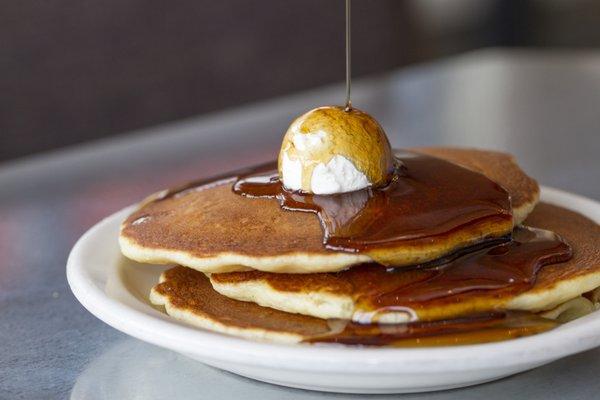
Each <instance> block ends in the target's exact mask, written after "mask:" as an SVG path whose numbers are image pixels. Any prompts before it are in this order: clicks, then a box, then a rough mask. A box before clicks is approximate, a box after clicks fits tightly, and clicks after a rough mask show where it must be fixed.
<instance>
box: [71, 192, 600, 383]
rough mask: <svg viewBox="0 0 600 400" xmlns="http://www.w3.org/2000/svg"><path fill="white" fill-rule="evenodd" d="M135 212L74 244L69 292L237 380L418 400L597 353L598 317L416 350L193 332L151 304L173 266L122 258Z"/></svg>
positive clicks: (585, 209)
mask: <svg viewBox="0 0 600 400" xmlns="http://www.w3.org/2000/svg"><path fill="white" fill-rule="evenodd" d="M542 200H543V201H546V202H549V203H553V204H557V205H561V206H563V207H567V208H570V209H572V210H576V211H578V212H580V213H582V214H584V215H586V216H588V217H589V218H591V219H593V220H595V221H596V222H600V203H598V202H595V201H593V200H590V199H587V198H584V197H581V196H577V195H574V194H570V193H566V192H563V191H559V190H556V189H550V188H543V189H542ZM132 209H133V208H132V207H129V208H127V209H124V210H122V211H120V212H118V213H116V214H113V215H112V216H110V217H108V218H106V219H104V220H103V221H101V222H99V223H98V224H97V225H96V226H94V227H93V228H91V229H90V230H89V231H88V232H87V233H85V234H84V235H83V236H82V237H81V238H80V239H79V241H78V242H77V243H76V244H75V246H74V247H73V250H72V251H71V254H70V255H69V260H68V262H67V278H68V280H69V285H70V286H71V290H72V291H73V293H74V294H75V296H76V297H77V299H78V300H79V301H80V302H81V304H83V306H84V307H85V308H87V309H88V310H89V311H90V312H91V313H92V314H94V315H95V316H96V317H98V318H100V319H101V320H102V321H104V322H106V323H107V324H109V325H111V326H113V327H114V328H116V329H118V330H120V331H122V332H125V333H127V334H129V335H131V336H134V337H136V338H138V339H141V340H144V341H146V342H150V343H153V344H155V345H158V346H162V347H165V348H168V349H171V350H174V351H176V352H179V353H182V354H185V355H187V356H189V357H192V358H194V359H196V360H198V361H201V362H203V363H206V364H209V365H212V366H214V367H217V368H221V369H224V370H227V371H231V372H234V373H236V374H240V375H243V376H247V377H250V378H254V379H258V380H261V381H265V382H270V383H275V384H279V385H285V386H291V387H297V388H305V389H313V390H321V391H331V392H348V393H403V392H421V391H433V390H442V389H449V388H456V387H461V386H468V385H474V384H477V383H482V382H487V381H491V380H494V379H499V378H502V377H504V376H507V375H511V374H515V373H517V372H521V371H526V370H528V369H531V368H535V367H537V366H540V365H543V364H546V363H549V362H551V361H554V360H557V359H559V358H561V357H565V356H568V355H570V354H574V353H578V352H581V351H584V350H588V349H591V348H593V347H596V346H598V345H600V312H595V313H593V314H590V315H588V316H586V317H583V318H580V319H578V320H575V321H573V322H570V323H568V324H565V325H563V326H561V327H559V328H557V329H554V330H552V331H550V332H546V333H542V334H539V335H534V336H530V337H526V338H521V339H515V340H509V341H505V342H498V343H490V344H480V345H468V346H455V347H435V348H416V349H400V348H357V347H345V346H336V345H318V346H312V345H280V344H269V343H260V342H253V341H248V340H244V339H238V338H235V337H230V336H227V335H223V334H219V333H213V332H208V331H205V330H202V329H198V328H194V327H191V326H188V325H185V324H183V323H180V322H177V321H176V320H174V319H172V318H170V317H169V316H167V315H166V314H164V313H163V312H161V311H159V310H158V309H156V308H154V307H153V306H151V305H150V303H149V302H148V300H147V298H148V293H149V291H150V288H151V287H152V286H153V285H154V284H156V282H157V281H158V277H159V275H160V273H161V272H162V271H163V270H164V269H165V268H167V267H164V266H154V265H145V264H139V263H135V262H133V261H130V260H127V259H125V258H124V257H122V256H121V253H120V251H119V247H118V244H117V234H118V231H119V224H120V223H121V221H122V220H123V219H124V218H125V217H126V216H127V215H128V214H129V213H130V212H131V211H132Z"/></svg>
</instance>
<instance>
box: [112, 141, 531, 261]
mask: <svg viewBox="0 0 600 400" xmlns="http://www.w3.org/2000/svg"><path fill="white" fill-rule="evenodd" d="M429 150H431V149H429ZM434 150H435V149H434ZM418 151H419V152H422V153H425V152H426V151H428V149H419V150H418ZM446 152H447V154H444V155H442V156H441V158H440V159H434V160H436V162H438V163H444V161H443V160H442V158H443V157H447V158H452V161H453V162H455V163H457V164H460V165H462V166H463V167H465V169H461V168H458V167H456V166H455V165H454V164H450V163H447V164H439V165H441V166H442V167H440V168H438V169H435V170H432V171H433V172H435V173H439V174H441V175H442V176H443V174H444V173H446V170H448V171H461V170H462V171H465V172H464V173H463V175H464V176H471V177H472V178H473V179H475V180H477V181H478V182H480V183H481V182H482V179H485V178H483V177H482V175H479V173H481V174H483V175H485V176H486V177H492V176H493V179H491V180H488V181H487V183H486V184H485V185H483V186H482V188H486V187H487V189H484V192H482V193H479V192H477V190H475V192H474V193H472V194H471V193H470V192H467V191H466V190H463V193H462V194H461V193H460V192H461V190H454V191H451V192H449V195H450V194H452V196H449V197H453V199H452V200H453V201H454V203H453V204H454V206H452V207H456V205H458V204H461V201H458V199H459V197H457V196H460V195H462V196H463V198H464V200H465V204H472V205H473V208H472V209H467V210H466V214H467V215H470V216H469V217H468V218H467V219H466V220H465V219H461V217H460V216H461V215H462V213H464V212H465V209H463V210H462V212H461V213H456V216H457V217H458V218H454V219H453V218H448V219H446V220H445V222H443V223H442V224H441V225H438V224H432V225H431V226H430V229H431V231H430V234H429V235H427V234H423V231H421V232H420V233H419V232H418V229H416V230H414V229H413V233H414V232H417V235H416V236H413V237H411V236H410V234H411V232H410V228H411V227H410V226H407V230H406V231H405V232H404V233H403V235H404V236H402V237H400V238H396V239H401V240H395V241H394V240H388V239H389V237H390V235H389V234H388V236H387V237H384V238H383V239H385V240H383V241H381V239H382V238H379V239H378V240H379V242H378V243H366V247H368V249H367V248H366V247H365V248H362V249H360V248H356V247H355V248H353V243H349V242H348V241H347V240H345V241H344V243H343V245H342V246H340V247H342V248H341V249H340V248H337V249H336V250H332V249H328V248H326V247H325V246H324V245H323V240H324V232H323V229H322V227H321V225H320V223H319V218H317V216H316V215H315V214H313V213H310V212H290V211H286V210H283V209H281V208H280V207H279V204H278V202H277V201H276V200H275V199H269V198H247V197H242V196H239V195H236V194H235V193H233V192H232V190H231V187H232V185H233V184H234V182H235V181H236V179H237V175H240V174H237V175H236V174H234V176H231V174H230V175H226V176H224V177H222V179H217V180H209V181H204V182H201V183H194V184H191V185H187V186H185V187H183V188H180V189H177V190H174V191H170V192H167V193H162V194H160V195H158V196H155V197H154V198H151V199H150V200H148V201H147V202H146V203H145V204H143V205H142V206H141V207H140V209H139V210H138V211H136V212H134V213H133V214H132V215H131V216H130V217H129V218H128V219H127V220H126V221H125V222H124V223H123V226H122V229H121V233H120V237H119V241H120V245H121V249H122V251H123V254H125V255H126V256H128V257H130V258H132V259H134V260H137V261H141V262H148V263H158V264H160V263H178V264H181V265H184V266H187V267H190V268H194V269H197V270H200V271H204V272H213V273H214V272H229V271H243V270H248V269H250V268H254V269H257V270H262V271H269V272H289V273H311V272H327V271H339V270H343V269H345V268H348V267H350V266H352V265H357V264H360V263H364V262H369V261H372V260H373V259H377V260H379V261H381V262H384V263H386V264H389V265H394V266H406V265H412V264H416V263H422V262H426V261H430V260H433V259H436V258H439V257H441V256H444V255H446V254H449V253H452V252H453V251H455V250H458V249H460V248H463V247H465V246H469V245H472V244H476V243H479V242H481V241H484V240H487V239H493V238H498V237H502V236H504V235H507V234H508V233H509V232H510V231H511V230H512V226H513V223H519V222H521V221H522V219H523V218H524V217H525V216H526V215H527V213H528V212H529V211H530V210H531V209H532V208H533V206H534V205H535V203H536V202H537V198H538V186H537V184H536V183H535V181H534V180H533V179H531V178H529V177H528V176H527V175H525V174H524V173H523V172H522V171H521V170H520V169H519V167H518V166H517V165H516V164H515V163H514V160H513V159H512V158H511V157H510V156H508V155H505V154H502V153H495V152H485V151H476V150H464V149H463V150H460V149H447V150H446ZM423 157H425V156H423ZM417 159H421V158H418V157H417ZM405 161H406V163H407V164H410V163H411V162H413V160H411V159H410V158H409V159H407V160H405ZM444 165H445V166H449V168H447V169H446V168H443V166H444ZM408 170H409V172H408V173H409V175H407V176H406V177H404V178H403V177H400V178H399V179H406V180H407V181H410V180H411V179H412V177H411V176H410V173H411V171H410V170H411V168H410V166H409V168H408ZM469 170H474V171H476V172H478V173H477V174H473V173H471V172H470V171H469ZM248 172H249V171H246V172H243V173H241V175H247V174H248ZM469 174H470V175H469ZM433 175H435V174H433ZM469 179H471V178H469ZM440 180H443V179H441V178H439V181H440ZM411 182H412V183H411V184H407V185H405V186H402V187H405V188H406V189H407V191H410V190H414V189H415V188H416V189H419V188H420V189H421V190H423V188H424V187H425V188H430V189H432V190H433V189H435V188H433V187H432V186H427V185H426V183H427V182H425V184H422V183H421V182H419V181H418V180H414V182H413V181H411ZM469 182H471V181H470V180H469ZM515 183H517V184H515ZM498 184H499V185H500V186H502V188H504V189H506V191H507V192H505V194H504V195H503V196H502V190H503V189H502V188H500V187H498V189H497V190H496V193H497V195H493V196H492V197H490V196H489V194H490V193H493V192H494V189H493V188H494V185H496V186H498ZM465 185H466V187H467V188H470V187H471V186H469V185H468V184H467V183H465ZM485 190H487V192H486V191H485ZM357 193H360V192H357ZM351 195H352V196H350V197H347V198H348V199H350V198H352V199H351V200H352V201H350V203H353V202H354V199H353V197H356V196H358V197H360V196H364V193H363V195H361V194H358V195H355V194H354V193H352V194H351ZM407 195H410V193H407ZM469 196H471V198H470V197H469ZM477 196H481V197H480V200H481V201H480V202H475V203H473V197H475V198H476V197H477ZM494 196H496V197H494ZM509 196H510V204H507V201H508V198H509ZM437 197H438V199H441V200H445V199H444V198H443V193H441V192H439V194H438V195H437ZM373 199H375V203H377V201H378V200H377V197H372V196H371V197H369V196H367V197H366V198H365V199H363V200H365V202H367V203H368V202H369V201H370V202H373ZM360 200H361V199H358V200H357V202H358V203H360ZM369 204H370V203H369ZM440 204H442V203H439V202H438V203H430V208H429V209H428V210H429V211H432V212H434V211H435V210H436V208H437V207H438V206H439V205H440ZM342 205H343V207H342V209H341V212H345V211H344V209H345V208H346V206H347V204H346V203H342ZM511 205H512V213H513V218H512V219H511V218H510V217H509V214H510V212H511V210H510V206H511ZM452 207H450V209H448V210H446V211H448V213H447V214H448V215H452V209H451V208H452ZM358 208H360V204H359V206H358ZM372 210H377V207H375V208H372ZM437 211H438V214H437V215H440V214H439V210H437ZM350 214H351V215H350V216H349V217H348V218H349V219H350V220H352V218H353V215H352V213H350ZM359 214H360V213H357V215H359ZM425 214H426V213H425V212H424V213H423V214H422V215H423V216H425ZM365 215H369V217H372V216H374V215H375V214H373V213H370V214H369V213H367V214H365ZM337 217H338V216H337V215H336V218H337ZM359 217H360V215H359ZM337 219H338V220H339V218H337ZM397 220H398V219H397ZM365 221H366V222H367V225H368V221H369V218H364V219H361V218H357V219H356V221H355V222H357V223H358V224H359V225H360V226H361V227H364V226H365V224H364V222H365ZM415 221H418V219H416V220H415ZM423 221H425V219H423ZM442 221H444V219H443V218H442ZM349 226H350V227H352V224H350V225H349ZM415 226H417V227H418V226H421V229H422V227H423V226H424V223H423V222H421V223H420V225H419V224H417V225H413V228H414V227H415ZM371 228H373V227H371ZM388 232H392V233H393V231H392V230H389V231H388ZM407 232H408V236H407V235H405V234H406V233H407ZM329 239H331V237H330V238H329ZM342 239H344V238H340V237H338V238H334V240H338V241H339V240H342ZM346 239H347V238H346ZM351 239H352V238H351ZM350 242H352V240H351V241H350ZM333 247H335V245H334V246H333Z"/></svg>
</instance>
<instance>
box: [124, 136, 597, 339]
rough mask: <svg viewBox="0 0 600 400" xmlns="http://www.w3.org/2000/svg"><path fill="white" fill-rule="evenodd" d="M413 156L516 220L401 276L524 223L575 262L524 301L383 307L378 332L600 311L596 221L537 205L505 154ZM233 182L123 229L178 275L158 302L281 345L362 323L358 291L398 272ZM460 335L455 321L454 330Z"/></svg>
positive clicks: (457, 240) (164, 284) (402, 269)
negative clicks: (552, 239) (456, 171)
mask: <svg viewBox="0 0 600 400" xmlns="http://www.w3.org/2000/svg"><path fill="white" fill-rule="evenodd" d="M412 151H414V152H417V153H421V154H427V155H430V156H434V157H438V158H441V159H444V160H447V161H450V162H452V163H455V164H458V165H460V166H462V167H464V168H467V169H470V170H472V171H476V172H478V173H481V174H483V175H485V176H486V177H487V178H489V179H491V180H493V181H495V182H496V183H498V184H500V185H501V186H502V187H503V188H504V189H505V190H506V191H507V192H508V193H509V195H510V199H511V205H512V214H513V221H509V223H502V222H497V223H495V224H487V225H486V226H483V227H479V228H478V229H462V230H461V229H457V230H453V231H452V232H450V233H448V234H446V235H442V236H439V237H436V238H435V240H433V239H432V240H430V241H427V242H420V243H419V244H418V245H415V243H411V242H410V241H407V242H406V243H402V242H401V243H396V244H395V245H394V247H393V248H392V249H388V250H389V251H390V252H391V253H392V254H393V257H394V261H395V264H394V265H396V266H399V267H397V268H395V270H394V272H393V273H395V274H411V273H415V270H414V269H412V268H410V266H411V265H413V264H418V263H423V262H429V261H432V260H436V259H439V258H440V257H444V256H448V255H449V254H453V253H455V252H457V251H459V250H461V249H462V248H464V247H465V246H467V245H470V244H473V243H478V242H480V241H481V240H483V239H485V238H489V237H499V236H502V235H507V234H510V232H511V230H512V229H513V228H514V227H516V226H519V225H522V224H523V225H527V226H530V227H534V228H540V229H546V230H550V231H553V232H555V233H557V234H559V235H560V236H561V237H562V238H564V240H565V241H566V242H568V243H569V244H570V246H571V248H572V250H573V257H572V258H571V259H570V260H569V261H566V262H562V263H555V264H551V265H547V266H544V267H543V268H542V269H541V270H540V272H539V273H538V274H537V276H536V279H535V282H534V283H532V285H531V286H530V287H529V288H528V289H527V290H525V291H517V292H515V291H506V290H504V291H503V290H494V289H491V290H477V291H473V292H467V293H462V294H460V295H454V296H452V297H451V301H448V299H445V300H444V301H428V302H423V303H422V304H419V305H418V307H412V306H411V307H410V308H409V307H396V308H393V309H385V310H381V311H378V312H377V319H376V321H377V322H379V323H384V324H388V325H390V326H393V325H402V324H404V329H405V328H406V326H407V325H406V324H413V325H410V326H412V327H416V328H415V329H417V328H418V326H417V325H414V324H415V321H418V322H419V323H424V322H427V323H430V324H431V323H436V321H448V320H450V319H454V321H456V318H461V317H464V316H466V315H472V314H477V313H485V312H493V311H496V310H521V311H528V312H530V313H537V314H540V315H543V316H544V317H546V318H551V319H555V320H559V321H561V322H564V321H567V320H570V319H572V318H575V317H578V316H581V315H584V314H586V313H589V312H591V311H592V310H594V309H595V308H597V307H598V302H599V299H598V297H599V296H600V290H597V289H598V288H599V287H600V246H599V245H598V239H599V238H600V226H599V225H598V224H597V223H595V222H594V221H592V220H590V219H588V218H586V217H584V216H582V215H580V214H577V213H575V212H573V211H569V210H567V209H564V208H561V207H558V206H555V205H551V204H545V203H541V204H538V198H539V187H538V185H537V183H536V182H535V180H533V179H531V178H530V177H528V176H527V175H526V174H525V173H524V172H523V171H522V170H521V169H520V168H519V166H518V165H517V164H516V162H515V161H514V159H513V158H512V157H511V156H509V155H507V154H503V153H497V152H490V151H481V150H471V149H455V148H418V149H412ZM234 183H235V177H224V178H223V179H219V180H215V181H213V182H211V183H210V184H205V185H201V186H198V187H195V188H191V189H189V190H184V191H180V192H178V193H177V194H176V195H173V196H165V195H164V193H162V194H157V195H155V196H151V197H150V198H148V199H147V200H146V201H144V202H143V203H142V204H141V206H140V207H139V209H138V210H137V211H135V212H134V213H133V214H132V215H130V216H129V217H128V218H127V220H126V221H124V222H123V225H122V227H121V232H120V237H119V241H120V245H121V249H122V252H123V254H124V255H125V256H127V257H129V258H131V259H134V260H136V261H140V262H144V263H151V264H175V265H177V266H175V267H173V268H172V269H169V270H167V271H166V272H164V273H163V274H162V276H161V278H160V282H159V284H157V285H156V286H155V287H154V288H153V289H152V292H151V294H150V300H151V302H152V303H154V304H156V305H161V306H164V307H165V310H166V312H167V313H168V314H169V315H171V316H172V317H174V318H177V319H180V320H183V321H186V322H188V323H190V324H193V325H196V326H199V327H201V328H204V329H209V330H213V331H218V332H222V333H227V334H231V335H236V336H242V337H246V338H253V339H261V340H270V341H279V342H300V341H304V340H312V339H313V338H318V337H325V336H327V335H328V334H330V333H331V332H332V331H336V332H339V330H340V328H339V327H340V326H344V324H347V323H348V321H352V320H353V321H355V322H363V323H364V322H365V320H364V318H365V315H367V314H368V313H365V311H368V310H365V309H364V307H363V306H362V305H361V299H363V298H364V296H365V294H366V293H367V292H372V291H373V287H368V285H360V284H356V282H367V283H368V282H380V281H382V279H385V278H382V274H386V273H391V272H390V271H389V270H388V269H386V268H385V267H383V266H377V265H376V264H375V263H374V260H373V259H372V257H371V256H369V254H367V253H365V252H345V251H336V250H331V249H328V248H326V247H325V246H324V245H323V230H322V227H321V225H320V223H319V219H318V218H317V216H316V215H315V214H311V213H304V212H291V211H286V210H283V209H282V208H280V207H279V204H278V203H277V201H275V200H273V199H266V198H246V197H242V196H239V195H237V194H235V193H233V191H232V185H233V184H234ZM379 267H380V268H379ZM382 290H383V289H382ZM367 322H373V320H369V321H367ZM451 325H452V324H451V323H448V322H446V327H448V326H451Z"/></svg>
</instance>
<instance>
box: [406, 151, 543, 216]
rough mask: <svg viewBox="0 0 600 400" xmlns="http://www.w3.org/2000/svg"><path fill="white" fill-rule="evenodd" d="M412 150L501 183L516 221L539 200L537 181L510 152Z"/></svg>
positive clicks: (527, 212)
mask: <svg viewBox="0 0 600 400" xmlns="http://www.w3.org/2000/svg"><path fill="white" fill-rule="evenodd" d="M413 151H415V152H417V153H422V154H428V155H430V156H434V157H438V158H443V159H444V160H448V161H450V162H453V163H455V164H458V165H462V166H463V167H466V168H468V169H470V170H472V171H477V172H480V173H482V174H484V175H485V176H487V177H488V178H489V179H491V180H493V181H495V182H497V183H499V184H500V185H502V186H503V187H504V189H506V190H507V191H508V193H510V196H511V202H512V206H513V217H514V219H515V221H516V223H517V224H518V223H521V222H522V221H523V220H525V218H526V217H527V215H528V214H529V213H530V212H531V210H533V208H534V207H535V205H536V204H537V202H538V199H539V195H540V191H539V186H538V184H537V182H536V181H535V179H533V178H531V177H529V176H527V175H526V174H525V173H523V170H521V168H519V165H518V164H517V161H516V160H515V158H514V157H513V156H512V155H510V154H507V153H501V152H497V151H489V150H478V149H465V148H455V147H418V148H415V149H413Z"/></svg>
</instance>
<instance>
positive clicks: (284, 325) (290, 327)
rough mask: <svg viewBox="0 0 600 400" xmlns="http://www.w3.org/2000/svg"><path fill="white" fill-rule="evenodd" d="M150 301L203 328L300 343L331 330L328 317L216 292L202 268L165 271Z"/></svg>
mask: <svg viewBox="0 0 600 400" xmlns="http://www.w3.org/2000/svg"><path fill="white" fill-rule="evenodd" d="M150 301H151V302H152V303H153V304H155V305H161V306H164V307H165V310H166V311H167V314H169V315H170V316H172V317H173V318H176V319H178V320H181V321H184V322H186V323H189V324H190V325H194V326H197V327H199V328H203V329H207V330H211V331H216V332H220V333H226V334H229V335H233V336H240V337H244V338H246V339H254V340H263V341H273V342H279V343H297V342H300V341H302V340H304V339H307V338H310V337H315V336H320V335H324V334H327V333H329V332H331V327H330V325H329V323H328V322H327V321H326V320H323V319H318V318H312V317H308V316H304V315H298V314H289V313H285V312H282V311H278V310H274V309H272V308H266V307H260V306H258V305H256V304H253V303H246V302H241V301H237V300H232V299H229V298H227V297H225V296H221V295H219V294H218V293H216V292H215V291H214V290H213V288H212V287H211V285H210V282H209V280H208V278H207V277H206V276H205V275H204V274H202V273H201V272H198V271H195V270H192V269H190V268H185V267H175V268H172V269H170V270H168V271H165V272H163V274H162V275H161V277H160V283H159V284H158V285H156V286H155V287H154V288H152V291H151V293H150Z"/></svg>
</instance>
